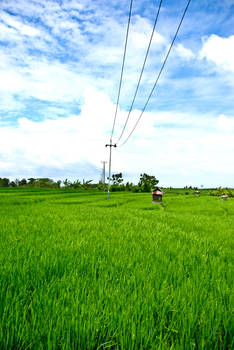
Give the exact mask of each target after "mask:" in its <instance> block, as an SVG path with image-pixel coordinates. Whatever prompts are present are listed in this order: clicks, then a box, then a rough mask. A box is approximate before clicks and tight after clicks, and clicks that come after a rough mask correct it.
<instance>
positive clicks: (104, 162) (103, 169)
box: [101, 160, 107, 192]
mask: <svg viewBox="0 0 234 350" xmlns="http://www.w3.org/2000/svg"><path fill="white" fill-rule="evenodd" d="M101 163H102V165H103V168H102V183H103V186H104V192H105V191H106V184H105V182H106V163H107V162H106V161H104V160H102V162H101Z"/></svg>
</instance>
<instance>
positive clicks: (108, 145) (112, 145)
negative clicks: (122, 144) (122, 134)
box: [106, 141, 117, 199]
mask: <svg viewBox="0 0 234 350" xmlns="http://www.w3.org/2000/svg"><path fill="white" fill-rule="evenodd" d="M106 147H110V157H109V181H108V199H109V198H110V177H111V150H112V147H117V145H116V143H114V144H112V141H110V144H107V145H106Z"/></svg>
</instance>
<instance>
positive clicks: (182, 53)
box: [175, 44, 195, 60]
mask: <svg viewBox="0 0 234 350" xmlns="http://www.w3.org/2000/svg"><path fill="white" fill-rule="evenodd" d="M175 53H176V54H177V55H178V56H179V57H181V58H183V59H185V60H191V59H192V58H194V57H195V55H194V53H193V52H192V51H191V50H190V49H187V48H185V47H184V46H183V45H182V44H178V45H176V47H175Z"/></svg>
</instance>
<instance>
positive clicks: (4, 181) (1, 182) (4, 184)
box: [0, 177, 10, 187]
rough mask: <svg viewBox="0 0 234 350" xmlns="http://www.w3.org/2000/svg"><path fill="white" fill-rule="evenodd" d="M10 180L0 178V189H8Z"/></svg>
mask: <svg viewBox="0 0 234 350" xmlns="http://www.w3.org/2000/svg"><path fill="white" fill-rule="evenodd" d="M9 183H10V180H9V179H7V178H6V177H4V178H3V179H2V178H0V187H9Z"/></svg>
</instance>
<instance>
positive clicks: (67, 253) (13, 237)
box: [0, 188, 234, 350]
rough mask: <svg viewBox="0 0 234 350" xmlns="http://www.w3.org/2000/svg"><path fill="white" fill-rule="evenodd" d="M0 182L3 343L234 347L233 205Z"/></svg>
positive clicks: (205, 198) (24, 345)
mask: <svg viewBox="0 0 234 350" xmlns="http://www.w3.org/2000/svg"><path fill="white" fill-rule="evenodd" d="M163 202H164V205H163V206H161V205H157V204H152V202H151V194H145V193H136V194H134V193H131V192H128V193H111V197H110V200H109V201H108V200H107V196H106V194H103V193H101V192H98V191H97V192H94V193H92V192H85V191H83V192H78V191H77V190H73V189H71V188H69V189H66V188H62V189H60V190H58V189H51V188H48V189H41V188H21V189H14V188H10V189H7V188H5V189H4V188H1V189H0V210H1V215H0V243H1V250H0V320H1V322H0V348H1V349H3V350H4V349H10V350H13V349H14V350H15V349H16V350H17V349H18V350H19V349H22V350H23V349H29V350H31V349H32V350H37V349H54V350H57V349H61V350H62V349H63V350H65V349H69V350H70V349H71V350H76V349H87V350H91V349H119V350H126V349H142V350H143V349H158V350H159V349H178V350H179V349H207V350H208V349H212V350H218V349H232V348H233V337H232V336H233V319H232V307H233V300H232V287H233V282H234V281H233V278H234V277H233V211H234V201H233V200H232V199H230V200H229V201H225V202H223V201H219V200H217V198H215V197H211V196H201V197H196V196H185V195H182V194H180V195H175V194H168V195H167V194H165V195H164V199H163Z"/></svg>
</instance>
